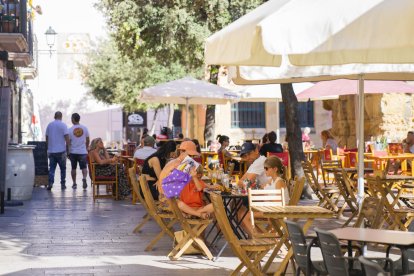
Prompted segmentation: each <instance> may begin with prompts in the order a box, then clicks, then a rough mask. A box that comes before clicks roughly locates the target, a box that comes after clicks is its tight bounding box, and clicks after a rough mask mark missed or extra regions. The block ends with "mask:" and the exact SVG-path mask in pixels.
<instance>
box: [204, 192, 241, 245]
mask: <svg viewBox="0 0 414 276" xmlns="http://www.w3.org/2000/svg"><path fill="white" fill-rule="evenodd" d="M210 200H211V203H212V204H213V206H214V214H215V216H216V220H217V224H218V225H219V226H220V230H221V232H222V233H223V235H224V238H225V239H226V241H228V242H229V244H230V245H231V247H232V249H233V250H234V248H237V247H239V240H238V238H237V237H236V235H235V234H234V232H233V228H232V227H231V225H230V222H229V219H228V217H227V214H226V210H225V207H224V204H223V199H222V197H221V195H218V194H216V193H211V194H210ZM236 252H238V250H236Z"/></svg>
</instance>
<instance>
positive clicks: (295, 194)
mask: <svg viewBox="0 0 414 276" xmlns="http://www.w3.org/2000/svg"><path fill="white" fill-rule="evenodd" d="M290 183H291V185H290V186H291V190H292V192H291V193H290V199H289V203H288V205H290V206H296V205H298V203H299V200H300V196H301V195H302V192H303V187H304V186H305V177H304V176H302V177H300V178H298V177H297V176H295V180H293V181H291V182H290Z"/></svg>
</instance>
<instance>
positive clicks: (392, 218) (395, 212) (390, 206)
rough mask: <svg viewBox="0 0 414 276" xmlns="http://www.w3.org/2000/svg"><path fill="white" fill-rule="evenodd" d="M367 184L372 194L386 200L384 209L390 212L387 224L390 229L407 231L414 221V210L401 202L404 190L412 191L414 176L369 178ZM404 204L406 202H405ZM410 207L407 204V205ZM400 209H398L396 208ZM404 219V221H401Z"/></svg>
mask: <svg viewBox="0 0 414 276" xmlns="http://www.w3.org/2000/svg"><path fill="white" fill-rule="evenodd" d="M366 179H367V184H368V189H369V191H370V194H372V195H373V196H378V195H380V196H381V197H382V198H383V199H384V200H383V201H382V202H383V204H384V207H385V208H386V209H387V211H388V212H389V214H390V215H389V216H387V218H386V219H387V222H388V223H389V224H390V223H391V224H390V225H389V227H390V228H395V227H398V229H400V230H403V231H406V230H407V229H408V226H409V224H410V223H411V222H412V221H413V220H414V209H412V208H407V207H404V206H402V204H401V203H400V202H399V200H400V197H401V195H402V192H403V189H405V188H409V189H412V188H413V187H414V185H413V184H412V183H411V184H409V183H406V182H412V181H414V176H411V175H386V176H385V177H383V178H379V177H377V178H373V177H368V178H366ZM395 190H397V192H396V193H395V192H394V191H395ZM403 202H404V201H403ZM405 204H406V205H407V206H408V207H410V205H408V204H407V203H405ZM396 207H398V208H396ZM400 218H402V219H403V221H401V220H400Z"/></svg>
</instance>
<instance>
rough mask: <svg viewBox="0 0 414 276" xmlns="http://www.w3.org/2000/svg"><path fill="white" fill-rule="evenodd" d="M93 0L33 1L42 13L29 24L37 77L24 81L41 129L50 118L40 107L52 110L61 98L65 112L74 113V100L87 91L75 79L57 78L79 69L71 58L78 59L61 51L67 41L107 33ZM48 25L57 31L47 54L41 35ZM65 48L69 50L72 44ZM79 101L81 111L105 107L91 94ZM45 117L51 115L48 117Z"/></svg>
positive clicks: (93, 39)
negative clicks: (34, 40) (34, 39)
mask: <svg viewBox="0 0 414 276" xmlns="http://www.w3.org/2000/svg"><path fill="white" fill-rule="evenodd" d="M96 2H97V0H33V5H34V6H36V5H40V6H41V8H42V14H41V15H39V14H36V16H35V20H34V23H33V29H34V33H35V35H36V37H37V40H38V50H39V51H38V76H37V77H36V78H35V79H34V80H29V81H27V83H28V86H29V88H30V89H31V91H32V92H33V95H34V99H35V104H36V105H37V106H38V108H39V110H40V115H39V117H40V123H41V125H42V129H44V128H45V125H46V124H47V123H48V122H49V121H50V119H52V117H53V115H52V114H49V113H50V112H49V113H47V112H46V115H47V117H46V116H43V115H42V110H56V109H57V108H58V104H57V103H58V102H62V101H64V103H65V105H68V106H69V108H68V111H67V112H68V113H69V112H71V113H72V112H78V110H76V109H77V107H78V103H79V101H81V100H82V99H83V98H84V97H85V95H86V94H87V88H86V87H85V86H84V85H83V84H82V82H81V80H80V79H79V78H73V79H70V78H66V79H65V78H62V77H61V75H62V74H67V75H69V73H68V72H66V71H76V72H75V75H76V74H78V73H77V72H78V71H79V70H78V69H77V67H76V66H75V64H76V63H75V62H74V61H73V60H74V59H76V58H79V55H75V54H73V53H64V52H63V51H64V50H65V49H64V47H65V45H68V42H77V43H73V45H81V44H80V43H79V41H81V40H82V39H84V38H85V37H86V38H87V37H88V35H89V36H90V38H91V40H92V41H93V42H97V41H99V39H102V38H105V37H106V36H107V33H106V25H105V20H104V18H103V16H102V14H101V13H100V12H99V11H98V10H96V9H95V8H94V4H95V3H96ZM49 26H51V27H52V28H53V29H54V30H55V31H56V32H57V33H58V36H57V37H56V41H55V45H54V46H53V48H52V50H53V52H52V55H50V52H49V46H48V45H47V43H46V36H45V32H46V30H47V29H48V28H49ZM69 49H72V50H73V47H72V48H69ZM57 50H58V51H57ZM62 50H63V51H62ZM72 52H73V51H72ZM69 63H72V64H71V65H72V66H68V65H67V64H69ZM82 103H83V105H82V108H83V109H84V110H80V112H85V110H88V111H89V112H93V111H100V110H103V109H107V108H108V106H107V105H104V104H102V103H98V102H96V101H95V100H94V99H92V98H91V97H89V99H88V100H87V101H83V102H82ZM43 113H45V112H43ZM49 116H51V118H48V117H49ZM64 117H65V116H64ZM67 117H68V116H67ZM67 117H66V120H65V118H64V121H66V122H68V121H69V119H68V118H67Z"/></svg>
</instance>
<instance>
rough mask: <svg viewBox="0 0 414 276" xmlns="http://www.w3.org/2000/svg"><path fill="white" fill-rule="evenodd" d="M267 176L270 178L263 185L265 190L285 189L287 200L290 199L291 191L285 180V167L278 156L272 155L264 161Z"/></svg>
mask: <svg viewBox="0 0 414 276" xmlns="http://www.w3.org/2000/svg"><path fill="white" fill-rule="evenodd" d="M264 169H265V173H266V176H268V177H269V178H270V179H269V181H268V182H267V183H265V184H264V185H262V189H264V190H274V189H284V192H283V193H284V197H285V202H288V201H289V192H288V189H287V186H286V181H285V173H286V172H285V167H284V166H283V163H282V160H280V158H279V157H277V156H270V157H268V158H267V159H266V161H265V162H264Z"/></svg>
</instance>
